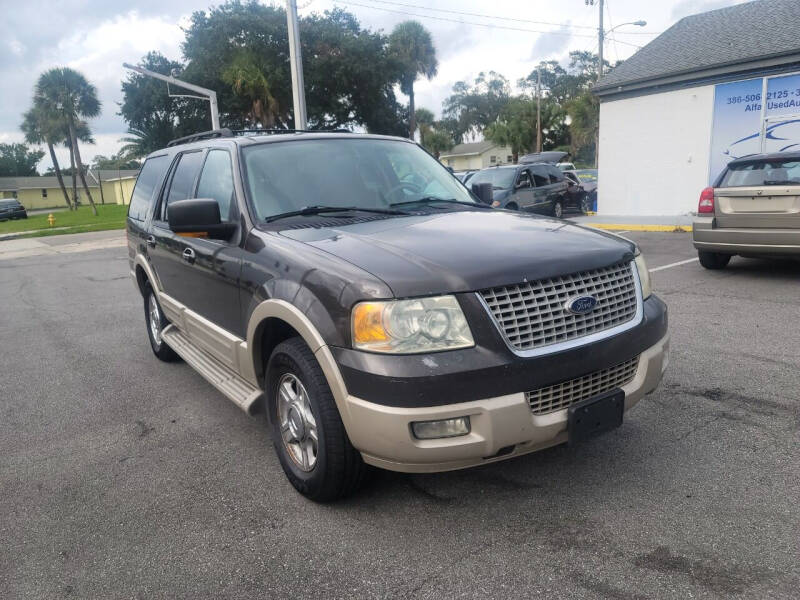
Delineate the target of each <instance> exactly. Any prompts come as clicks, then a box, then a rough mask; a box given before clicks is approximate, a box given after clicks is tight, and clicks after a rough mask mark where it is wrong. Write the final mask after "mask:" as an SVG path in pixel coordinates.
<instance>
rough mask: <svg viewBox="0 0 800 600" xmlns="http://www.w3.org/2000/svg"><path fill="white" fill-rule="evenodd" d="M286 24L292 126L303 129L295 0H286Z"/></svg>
mask: <svg viewBox="0 0 800 600" xmlns="http://www.w3.org/2000/svg"><path fill="white" fill-rule="evenodd" d="M286 25H287V28H288V31H289V61H290V63H291V66H292V99H293V104H294V128H295V129H299V130H305V129H306V126H307V123H308V118H307V115H306V93H305V84H304V82H303V52H302V49H301V46H300V26H299V24H298V22H297V2H296V0H286Z"/></svg>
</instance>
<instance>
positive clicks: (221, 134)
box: [167, 127, 233, 148]
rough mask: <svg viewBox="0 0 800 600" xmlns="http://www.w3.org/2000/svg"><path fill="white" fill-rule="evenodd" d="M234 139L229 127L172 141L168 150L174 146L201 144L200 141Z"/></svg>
mask: <svg viewBox="0 0 800 600" xmlns="http://www.w3.org/2000/svg"><path fill="white" fill-rule="evenodd" d="M226 137H233V132H232V131H231V130H230V129H228V128H227V127H223V128H221V129H212V130H211V131H201V132H200V133H193V134H192V135H187V136H185V137H182V138H177V139H175V140H172V141H171V142H170V143H169V144H167V148H171V147H172V146H180V145H181V144H190V143H192V142H199V141H200V140H210V139H213V138H226Z"/></svg>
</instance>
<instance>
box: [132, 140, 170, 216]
mask: <svg viewBox="0 0 800 600" xmlns="http://www.w3.org/2000/svg"><path fill="white" fill-rule="evenodd" d="M168 158H169V157H167V156H155V157H153V158H148V159H147V160H146V161H145V163H144V165H142V170H141V171H140V172H139V177H138V178H137V179H136V185H135V186H134V187H133V194H132V195H131V204H130V206H129V207H128V216H129V217H130V218H131V219H136V220H137V221H144V220H145V218H146V217H147V213H148V211H149V210H150V204H151V202H152V200H153V191H154V190H155V188H156V186H157V185H158V184H159V182H160V181H161V178H162V177H163V176H164V172H165V171H166V170H167V167H168V166H169V160H168Z"/></svg>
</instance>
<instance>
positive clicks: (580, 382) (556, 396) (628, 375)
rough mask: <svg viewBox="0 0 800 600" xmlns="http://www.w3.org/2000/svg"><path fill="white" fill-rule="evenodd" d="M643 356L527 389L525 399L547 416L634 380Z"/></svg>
mask: <svg viewBox="0 0 800 600" xmlns="http://www.w3.org/2000/svg"><path fill="white" fill-rule="evenodd" d="M638 366H639V357H638V356H637V357H635V358H631V359H630V360H626V361H625V362H623V363H620V364H618V365H614V366H613V367H610V368H608V369H601V370H599V371H595V372H594V373H589V374H587V375H583V376H581V377H577V378H575V379H570V380H568V381H563V382H561V383H556V384H555V385H550V386H547V387H543V388H539V389H538V390H533V391H531V392H525V399H526V400H527V401H528V404H529V405H530V407H531V412H532V413H533V414H535V415H544V414H547V413H551V412H555V411H557V410H562V409H564V408H568V407H569V406H571V405H572V404H575V403H576V402H580V401H582V400H588V399H589V398H592V397H593V396H598V395H600V394H603V393H605V392H609V391H611V390H613V389H615V388H619V387H622V386H623V385H626V384H628V383H630V382H631V381H632V380H633V378H634V376H635V375H636V369H637V368H638Z"/></svg>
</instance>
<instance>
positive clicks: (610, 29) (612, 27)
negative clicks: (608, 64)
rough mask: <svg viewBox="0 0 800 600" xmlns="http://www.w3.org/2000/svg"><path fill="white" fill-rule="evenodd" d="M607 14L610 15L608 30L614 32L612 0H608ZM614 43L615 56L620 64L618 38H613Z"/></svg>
mask: <svg viewBox="0 0 800 600" xmlns="http://www.w3.org/2000/svg"><path fill="white" fill-rule="evenodd" d="M606 13H607V14H608V29H609V31H613V30H614V24H613V23H612V22H611V2H610V0H606ZM611 40H612V41H613V42H614V56H616V57H617V62H619V49H618V48H617V38H611Z"/></svg>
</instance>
